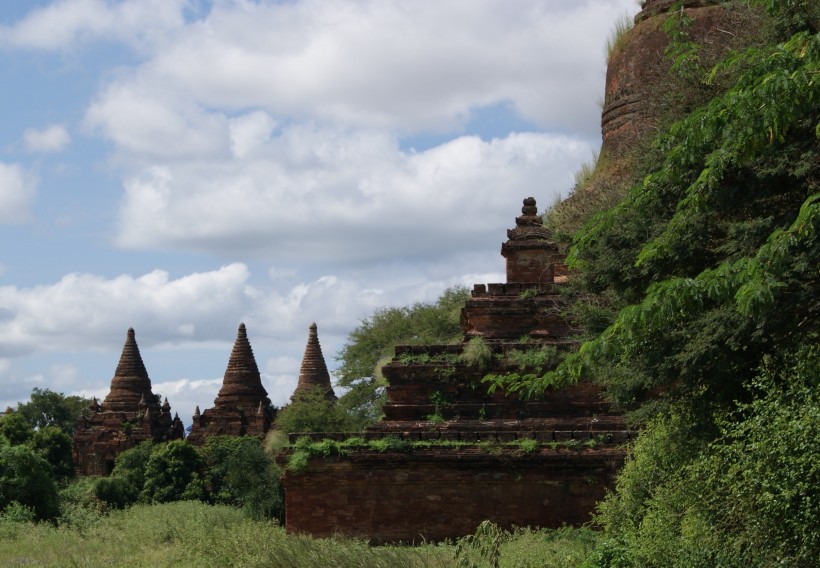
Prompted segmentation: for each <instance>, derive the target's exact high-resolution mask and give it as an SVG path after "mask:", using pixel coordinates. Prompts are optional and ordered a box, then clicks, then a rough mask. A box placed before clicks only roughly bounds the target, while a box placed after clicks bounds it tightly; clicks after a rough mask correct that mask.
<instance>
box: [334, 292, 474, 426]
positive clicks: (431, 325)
mask: <svg viewBox="0 0 820 568" xmlns="http://www.w3.org/2000/svg"><path fill="white" fill-rule="evenodd" d="M467 298H469V292H468V290H467V289H466V288H449V289H447V290H445V291H444V293H443V294H442V295H441V296H440V297H439V299H438V300H436V302H434V303H418V304H414V305H412V306H409V307H402V308H381V309H378V310H376V311H375V312H374V313H373V315H372V316H370V317H369V318H367V319H365V320H362V322H361V323H360V324H359V326H358V327H356V329H354V330H353V331H352V332H350V335H348V338H347V342H346V343H345V345H344V347H342V349H341V350H340V351H339V353H338V355H337V357H336V360H337V362H338V363H339V367H338V368H337V369H336V370H335V372H334V374H335V375H336V376H337V377H338V378H339V382H338V384H339V386H341V387H342V388H345V389H350V390H349V392H348V393H346V394H345V395H344V396H342V397H341V399H340V403H341V404H342V407H343V408H345V409H346V410H347V411H348V412H350V413H351V414H353V415H354V416H358V417H359V422H360V423H362V424H367V423H372V422H374V421H376V420H377V419H378V418H379V416H380V415H381V405H382V397H383V394H384V392H383V391H384V389H383V387H384V382H383V378H382V377H381V374H380V372H379V369H380V368H381V366H382V365H384V364H385V363H386V362H388V361H390V359H391V358H392V355H393V350H394V349H395V347H396V345H424V344H434V343H436V344H437V343H457V342H458V341H460V340H461V335H462V332H461V325H460V317H461V308H462V307H463V306H464V302H465V301H466V300H467Z"/></svg>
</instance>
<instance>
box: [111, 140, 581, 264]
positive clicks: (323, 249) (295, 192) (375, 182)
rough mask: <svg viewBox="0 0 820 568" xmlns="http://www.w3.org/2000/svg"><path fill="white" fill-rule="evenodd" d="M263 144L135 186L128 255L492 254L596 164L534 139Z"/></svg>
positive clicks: (159, 171) (122, 226)
mask: <svg viewBox="0 0 820 568" xmlns="http://www.w3.org/2000/svg"><path fill="white" fill-rule="evenodd" d="M257 140H259V139H258V138H257ZM255 143H256V144H257V146H256V148H255V150H254V156H255V158H253V159H249V160H230V159H228V160H223V161H211V162H209V163H203V162H197V163H188V164H173V165H166V166H162V167H154V168H149V169H146V170H144V171H143V172H141V173H140V174H139V175H134V176H132V177H129V178H128V179H127V180H126V182H125V188H126V194H125V198H124V200H123V203H122V206H121V211H120V223H119V234H118V242H119V243H120V245H122V246H124V247H128V248H162V247H172V248H181V249H188V250H207V251H222V252H223V253H224V254H236V253H240V252H241V254H243V255H249V254H251V255H255V256H262V257H268V258H278V259H286V260H295V259H299V260H312V261H319V262H335V263H338V262H346V261H349V262H359V261H368V262H373V261H382V260H385V259H388V258H397V257H404V258H409V257H413V256H422V255H426V256H430V255H433V256H436V255H440V254H441V253H447V252H449V251H451V250H455V249H460V250H464V249H467V250H470V249H472V250H477V249H478V250H481V249H484V248H485V247H486V245H487V243H488V241H487V239H488V238H489V239H492V238H494V233H496V232H497V231H500V230H503V229H504V228H505V227H506V226H507V224H508V223H509V213H508V212H509V211H510V210H511V209H512V210H514V208H515V207H516V205H515V204H517V203H520V200H521V199H522V198H524V197H526V196H527V195H534V196H536V198H538V199H539V202H540V203H541V205H542V206H545V205H547V204H549V203H551V202H552V200H553V196H554V195H556V194H557V193H558V192H560V191H562V190H566V189H567V188H568V187H569V185H570V180H571V174H572V171H573V170H574V169H575V167H576V166H577V164H580V163H581V162H582V161H583V159H584V158H586V157H587V156H588V155H589V153H590V147H589V146H588V145H586V144H585V143H583V142H580V141H578V140H575V139H572V138H567V137H562V136H551V135H547V134H535V133H530V134H514V135H510V136H508V137H506V138H504V139H496V140H492V141H489V142H486V141H482V140H480V139H479V138H476V137H462V138H459V139H456V140H453V141H451V142H448V143H446V144H443V145H441V146H439V147H437V148H434V149H431V150H428V151H425V152H420V153H406V152H401V151H400V150H399V148H398V145H397V142H396V140H395V139H393V138H391V137H390V136H388V135H386V134H381V133H378V132H364V131H358V132H349V131H340V130H331V129H319V128H308V127H304V126H294V127H289V128H286V129H284V131H283V133H282V134H281V135H280V136H279V137H276V138H274V139H272V140H271V141H270V142H268V143H262V142H255ZM490 242H491V241H490Z"/></svg>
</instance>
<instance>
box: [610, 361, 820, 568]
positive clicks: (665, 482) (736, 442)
mask: <svg viewBox="0 0 820 568" xmlns="http://www.w3.org/2000/svg"><path fill="white" fill-rule="evenodd" d="M789 359H790V360H791V363H790V364H789V365H788V366H789V367H790V368H788V369H786V370H785V371H782V372H779V371H776V370H774V369H770V368H767V369H764V371H763V372H762V374H761V377H760V378H759V379H756V380H755V381H754V386H753V388H754V389H755V390H756V391H757V394H758V396H757V397H756V398H755V400H754V401H753V402H750V403H745V404H740V405H739V406H738V408H737V409H736V410H735V412H734V413H732V414H731V415H728V416H726V417H724V418H723V419H722V420H721V426H720V432H719V435H718V436H717V437H716V439H715V440H714V441H713V442H712V443H710V444H706V443H705V442H702V441H698V440H696V439H695V437H693V436H692V435H691V433H690V432H688V429H687V427H686V423H685V421H684V420H681V419H680V418H678V417H671V418H666V419H656V420H653V421H652V422H651V423H650V424H649V426H648V427H647V429H646V431H645V432H644V433H643V434H642V435H641V437H640V438H639V440H638V443H637V445H636V447H635V449H634V453H633V456H632V458H631V459H630V461H629V462H628V463H627V465H626V467H625V468H624V470H623V472H622V473H621V475H620V476H619V480H618V490H617V492H616V493H615V494H612V495H610V496H609V497H608V498H607V500H606V501H605V502H604V504H603V505H602V506H601V509H600V511H601V513H600V515H599V517H598V519H597V520H598V522H600V523H601V524H602V525H603V526H604V528H605V529H606V535H605V536H606V539H605V540H604V541H603V542H602V544H601V546H600V547H599V549H598V551H597V553H596V564H595V565H597V566H680V567H689V566H704V567H706V566H725V567H738V568H740V567H746V566H811V565H813V563H814V562H815V561H816V559H817V558H818V555H820V536H819V535H818V534H817V531H816V527H817V526H818V523H820V454H819V453H818V452H817V448H816V446H817V440H818V436H820V395H818V386H820V351H818V350H817V349H809V350H804V351H801V352H800V353H798V354H797V355H795V356H794V357H791V358H789Z"/></svg>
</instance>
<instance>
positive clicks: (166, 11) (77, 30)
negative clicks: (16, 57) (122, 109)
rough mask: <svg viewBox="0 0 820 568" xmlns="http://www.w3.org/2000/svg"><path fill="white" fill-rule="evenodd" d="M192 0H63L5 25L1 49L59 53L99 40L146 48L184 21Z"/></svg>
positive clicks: (1, 28) (2, 32) (1, 27)
mask: <svg viewBox="0 0 820 568" xmlns="http://www.w3.org/2000/svg"><path fill="white" fill-rule="evenodd" d="M186 4H188V1H187V0H124V1H119V2H117V1H111V0H61V1H57V2H53V3H52V4H49V5H47V6H44V7H42V8H38V9H35V10H32V11H31V12H29V14H28V15H27V16H26V17H25V18H24V19H22V20H21V21H19V22H17V23H15V24H13V25H10V26H0V38H2V39H0V47H3V46H5V47H17V48H28V49H41V50H47V51H58V50H66V49H73V48H74V47H76V46H77V45H79V44H83V43H87V42H90V41H95V40H116V41H124V42H126V43H129V44H131V45H133V46H134V47H147V46H148V45H153V44H155V43H156V42H157V41H158V40H161V39H162V38H163V37H165V36H166V35H167V34H168V33H169V32H171V31H173V30H176V29H178V28H180V27H181V26H182V25H183V24H184V22H185V18H184V14H183V8H184V7H185V6H186Z"/></svg>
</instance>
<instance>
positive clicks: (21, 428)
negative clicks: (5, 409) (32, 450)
mask: <svg viewBox="0 0 820 568" xmlns="http://www.w3.org/2000/svg"><path fill="white" fill-rule="evenodd" d="M33 434H34V430H33V429H32V428H31V424H29V422H28V420H26V419H25V417H24V416H23V415H22V414H20V413H19V412H9V413H7V414H5V415H3V416H2V417H0V436H2V437H3V438H5V439H6V441H7V442H8V443H9V444H11V445H12V446H18V445H20V444H25V443H26V442H28V441H29V439H30V438H31V436H32V435H33Z"/></svg>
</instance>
